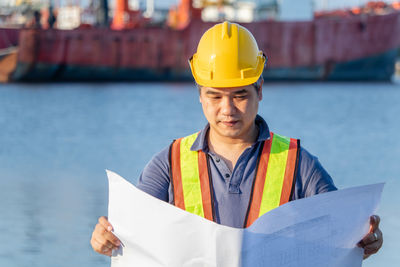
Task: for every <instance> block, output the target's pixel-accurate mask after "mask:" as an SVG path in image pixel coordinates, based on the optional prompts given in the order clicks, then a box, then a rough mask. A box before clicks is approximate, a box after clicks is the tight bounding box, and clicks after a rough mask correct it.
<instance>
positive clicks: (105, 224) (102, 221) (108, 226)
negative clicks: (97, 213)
mask: <svg viewBox="0 0 400 267" xmlns="http://www.w3.org/2000/svg"><path fill="white" fill-rule="evenodd" d="M99 224H101V225H102V226H103V227H104V229H106V230H107V231H108V232H111V231H112V229H113V227H112V225H111V223H110V222H109V221H108V218H107V217H105V216H101V217H100V218H99Z"/></svg>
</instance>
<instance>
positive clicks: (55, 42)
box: [0, 0, 400, 82]
mask: <svg viewBox="0 0 400 267" xmlns="http://www.w3.org/2000/svg"><path fill="white" fill-rule="evenodd" d="M217 2H219V3H220V4H221V3H222V4H223V2H224V1H217ZM127 14H128V15H129V16H128V19H127ZM203 17H204V6H203V7H200V8H199V7H195V6H194V5H193V1H192V0H181V1H180V3H179V5H178V6H176V7H173V8H171V9H170V10H169V14H168V19H167V20H166V21H164V22H157V23H156V22H152V20H151V19H149V18H146V17H144V16H143V14H141V13H140V11H132V10H129V7H128V1H127V0H118V1H117V5H116V8H115V15H114V18H113V21H112V24H111V26H110V27H93V26H90V25H89V26H88V25H84V24H82V25H79V26H78V27H77V28H75V29H69V30H61V29H54V28H48V29H43V28H38V27H26V28H21V29H0V79H1V80H3V81H24V82H36V81H190V80H193V78H192V76H191V73H190V68H189V65H188V59H189V58H190V57H191V56H192V55H193V53H194V52H195V51H196V48H197V44H198V41H199V40H200V37H201V35H202V34H203V33H204V32H205V31H206V30H207V29H208V28H210V27H211V26H212V25H214V24H215V23H217V22H218V20H221V19H222V20H224V19H226V16H225V17H223V18H216V19H215V20H214V21H204V18H203ZM239 23H240V24H241V25H243V26H244V27H246V28H247V29H248V30H249V31H250V32H252V34H253V35H254V37H255V38H256V40H257V42H258V46H259V49H260V50H262V51H264V53H265V54H266V55H267V56H268V63H267V66H266V68H265V70H264V72H263V77H264V79H265V80H266V81H274V80H285V81H286V80H327V81H331V80H334V81H341V80H343V81H360V80H363V81H365V80H372V81H389V80H391V78H392V76H393V73H394V71H395V63H396V58H397V56H398V49H399V47H400V4H399V3H398V2H395V3H393V4H391V5H389V4H386V3H383V2H370V3H368V4H367V5H365V6H363V7H358V8H353V9H348V10H336V11H329V12H319V13H315V12H314V13H313V17H312V18H311V19H310V20H287V21H286V20H276V19H271V18H269V19H265V20H263V19H258V20H256V21H244V22H239ZM16 35H18V38H16V37H15V36H16ZM2 36H3V41H2V40H1V37H2ZM4 36H8V37H7V38H8V39H9V40H11V39H12V41H11V42H10V41H9V42H8V43H10V45H9V47H4V46H6V44H5V42H4ZM2 46H3V47H2ZM5 49H6V50H5ZM7 49H8V50H7ZM1 51H3V52H1ZM4 51H5V52H4Z"/></svg>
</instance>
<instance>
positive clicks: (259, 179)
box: [245, 132, 273, 227]
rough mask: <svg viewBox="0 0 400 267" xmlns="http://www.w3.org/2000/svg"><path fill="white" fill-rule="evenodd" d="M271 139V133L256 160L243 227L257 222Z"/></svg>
mask: <svg viewBox="0 0 400 267" xmlns="http://www.w3.org/2000/svg"><path fill="white" fill-rule="evenodd" d="M272 137H273V133H272V132H271V138H270V139H268V140H265V141H264V146H263V148H262V151H261V156H260V158H259V159H258V167H257V170H256V171H257V173H256V178H255V181H254V183H253V188H252V192H251V195H250V200H249V201H250V202H249V209H248V213H247V218H246V219H245V220H246V221H245V227H248V226H250V225H251V224H252V223H253V222H254V221H255V220H257V218H258V217H259V214H260V207H261V199H262V196H263V191H264V184H265V177H266V175H267V169H268V160H269V154H270V152H271V145H272Z"/></svg>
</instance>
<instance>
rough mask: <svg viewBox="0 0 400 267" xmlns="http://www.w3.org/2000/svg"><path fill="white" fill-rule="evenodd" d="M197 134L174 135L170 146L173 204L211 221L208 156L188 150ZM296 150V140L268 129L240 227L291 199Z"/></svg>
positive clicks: (212, 204)
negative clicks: (268, 134)
mask: <svg viewBox="0 0 400 267" xmlns="http://www.w3.org/2000/svg"><path fill="white" fill-rule="evenodd" d="M197 135H198V133H195V134H192V135H189V136H187V137H183V138H180V139H177V140H175V141H174V142H173V143H172V144H171V146H170V153H169V161H170V177H171V185H172V188H173V192H174V205H175V206H177V207H179V208H181V209H183V210H186V211H188V212H190V213H193V214H196V215H199V216H201V217H203V218H206V219H208V220H211V221H215V211H214V195H213V188H212V181H211V174H210V167H209V159H208V157H209V156H208V154H206V153H204V152H203V151H201V150H199V151H191V150H190V148H191V146H192V145H193V143H194V141H195V140H196V138H197ZM299 151H300V140H298V139H293V138H288V137H285V136H281V135H278V134H274V133H272V132H271V138H270V139H268V140H265V141H264V142H263V145H262V151H261V153H260V155H259V156H258V159H257V168H256V177H255V179H254V181H253V186H252V190H251V194H250V200H249V206H248V209H247V214H246V218H245V222H244V225H243V227H248V226H250V225H251V224H252V223H253V222H254V221H255V220H256V219H257V218H258V217H260V216H261V215H263V214H264V213H266V212H268V211H270V210H272V209H274V208H276V207H278V206H280V205H283V204H285V203H287V202H289V201H290V200H291V199H290V198H291V195H292V191H293V188H294V184H295V177H296V169H297V163H298V157H299V155H298V154H299Z"/></svg>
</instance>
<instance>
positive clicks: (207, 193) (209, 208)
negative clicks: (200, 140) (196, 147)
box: [198, 151, 214, 221]
mask: <svg viewBox="0 0 400 267" xmlns="http://www.w3.org/2000/svg"><path fill="white" fill-rule="evenodd" d="M198 153H199V176H200V186H201V198H202V201H203V210H204V218H206V219H208V220H210V221H213V220H214V216H213V205H214V204H213V201H212V197H211V194H212V190H211V186H210V177H209V175H208V166H207V156H206V154H205V153H204V152H203V151H199V152H198Z"/></svg>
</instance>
